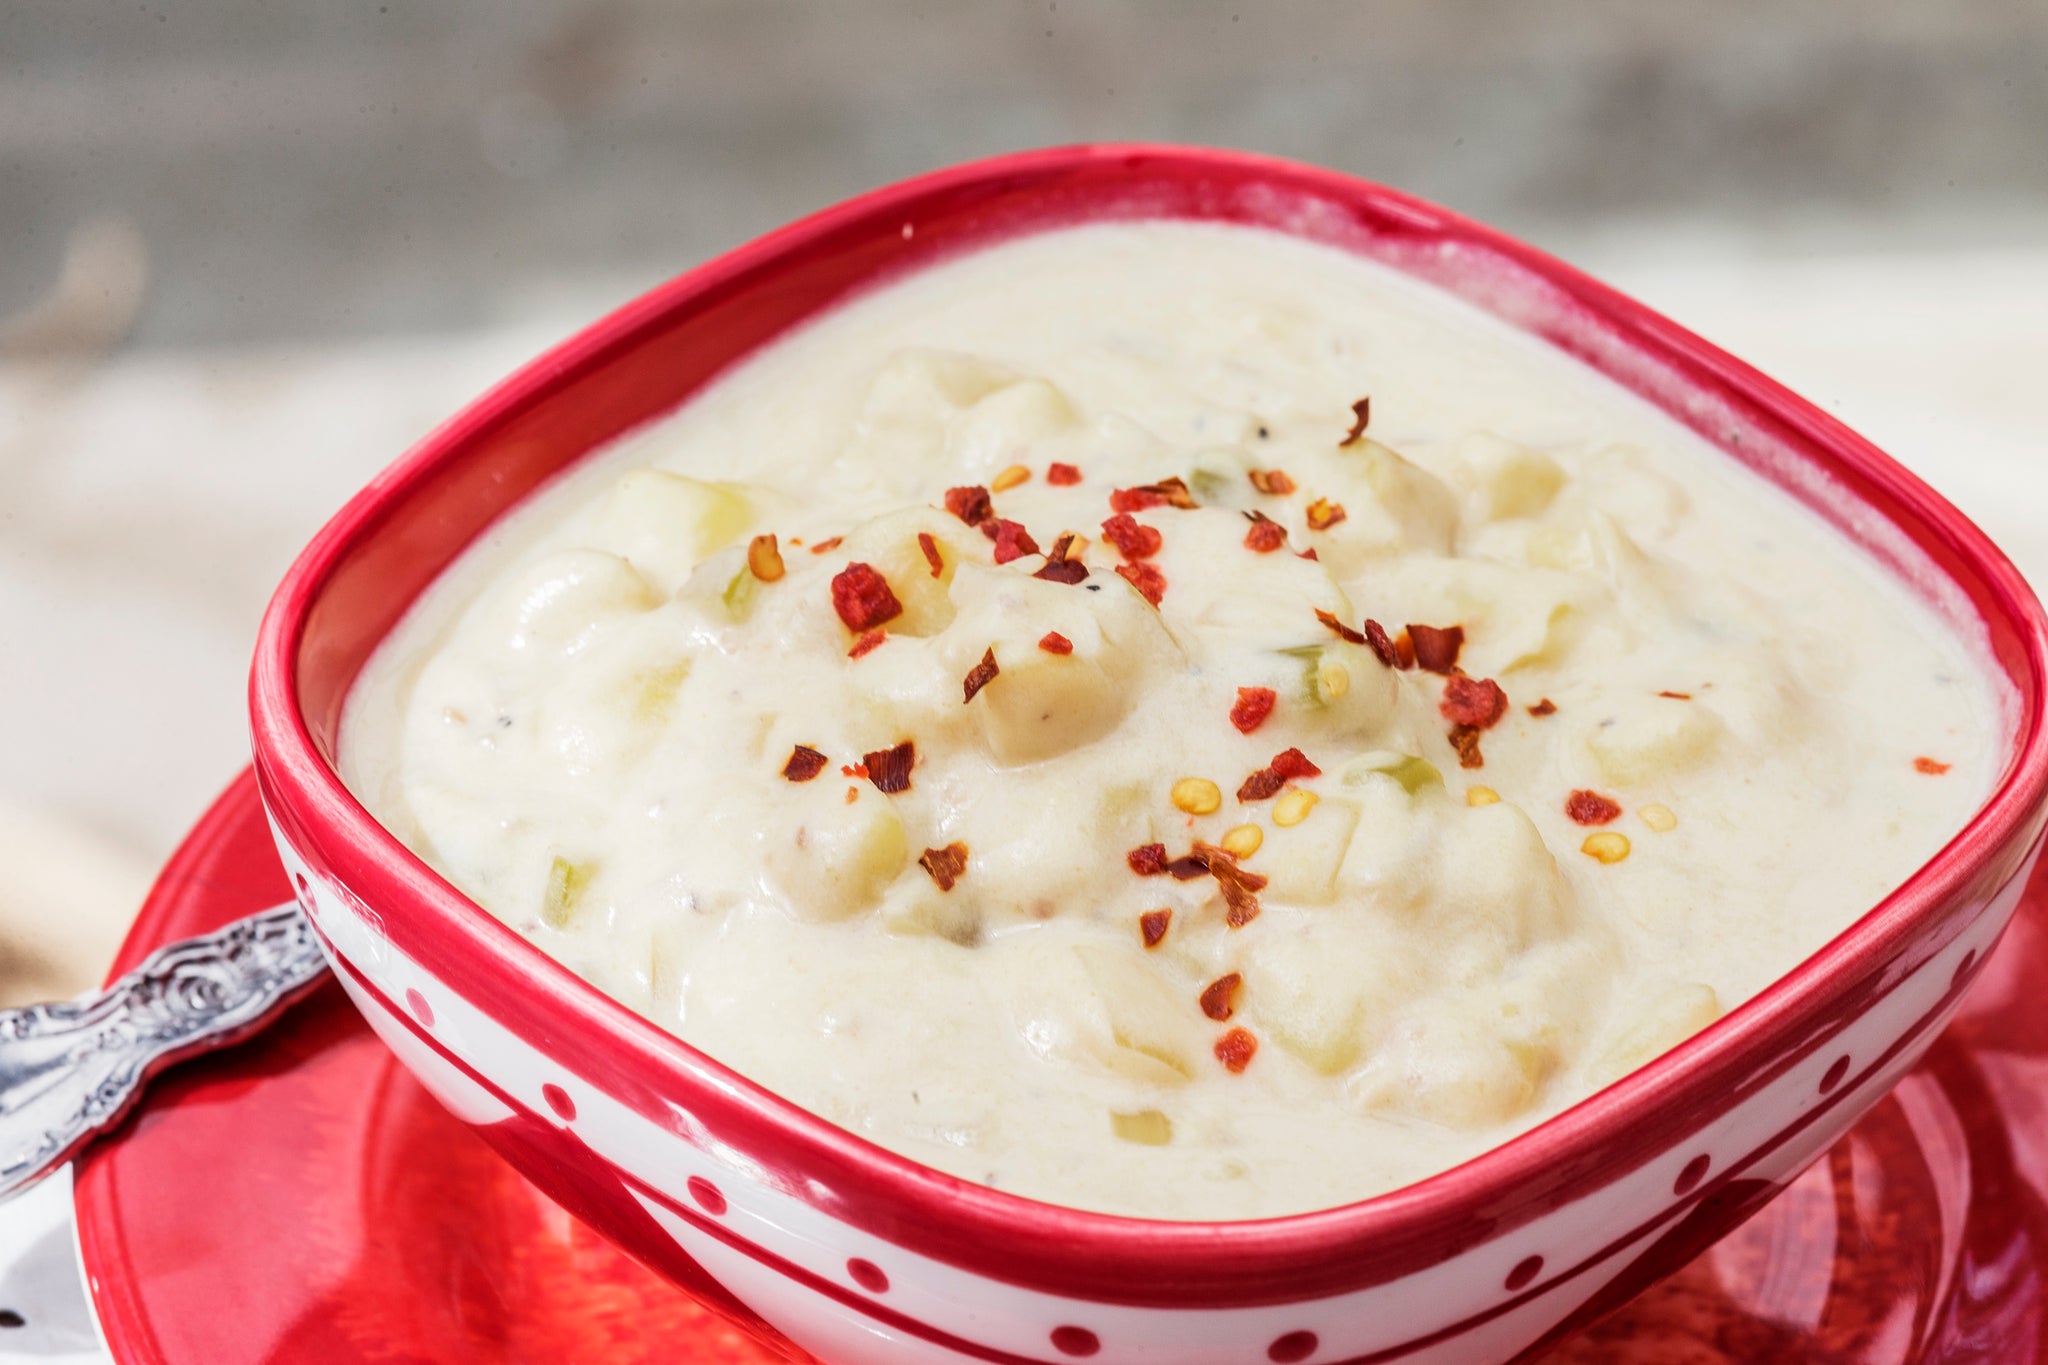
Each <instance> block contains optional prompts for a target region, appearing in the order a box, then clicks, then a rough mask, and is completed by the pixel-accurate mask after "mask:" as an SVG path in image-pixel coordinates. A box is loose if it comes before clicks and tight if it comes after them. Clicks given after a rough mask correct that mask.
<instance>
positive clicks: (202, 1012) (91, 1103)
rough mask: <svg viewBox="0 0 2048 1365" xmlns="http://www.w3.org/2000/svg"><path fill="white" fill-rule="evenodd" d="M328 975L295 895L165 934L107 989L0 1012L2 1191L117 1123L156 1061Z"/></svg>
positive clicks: (198, 1048)
mask: <svg viewBox="0 0 2048 1365" xmlns="http://www.w3.org/2000/svg"><path fill="white" fill-rule="evenodd" d="M326 973H327V962H326V960H325V959H324V958H323V957H322V956H321V955H320V944H319V941H318V939H317V938H316V937H315V936H314V933H313V926H312V925H310V924H308V923H307V922H306V917H305V916H304V915H303V914H301V913H300V912H299V907H298V906H297V905H296V904H292V903H290V902H287V903H286V904H284V905H279V906H275V907H273V908H271V909H269V910H265V911H262V912H261V913H259V914H255V915H251V916H249V917H248V918H247V919H239V920H236V921H235V922H233V923H232V924H228V925H226V926H224V927H222V928H220V929H217V930H215V931H214V932H212V933H210V934H203V935H201V936H199V937H197V938H188V939H184V940H182V941H180V942H177V943H168V944H165V945H164V946H163V947H161V948H159V949H157V950H156V951H155V952H154V953H151V954H150V955H149V957H148V959H147V960H145V961H144V962H143V964H142V965H141V966H139V967H137V968H136V969H135V970H134V971H132V972H129V973H128V974H127V975H126V976H123V977H121V978H120V979H119V980H118V981H116V982H114V983H113V984H112V985H111V986H108V987H107V988H106V989H105V990H103V991H99V992H96V993H93V994H88V995H81V996H79V997H78V998H77V999H75V1000H63V1001H56V1002H53V1003H50V1004H44V1005H27V1006H24V1007H23V1008H21V1009H14V1010H0V1199H5V1198H6V1197H7V1196H8V1195H10V1194H13V1193H14V1192H15V1191H16V1190H19V1189H21V1188H23V1187H24V1186H27V1185H30V1184H33V1183H34V1182H35V1181H36V1180H38V1179H40V1178H41V1177H42V1176H44V1175H45V1174H47V1173H48V1172H49V1171H50V1170H51V1169H52V1168H54V1167H56V1166H57V1165H59V1164H61V1163H62V1162H63V1161H65V1160H66V1159H68V1158H69V1157H70V1156H71V1155H72V1154H73V1153H75V1152H76V1151H77V1150H78V1149H79V1148H80V1147H82V1146H83V1145H84V1144H85V1143H86V1142H87V1141H89V1140H90V1139H91V1138H93V1137H94V1136H95V1135H96V1134H98V1133H101V1132H104V1131H105V1130H107V1129H108V1128H111V1127H112V1126H113V1125H114V1124H116V1123H118V1122H120V1120H121V1117H122V1116H123V1115H124V1114H126V1113H127V1112H128V1109H129V1108H130V1106H132V1105H133V1104H134V1103H135V1100H136V1098H137V1096H138V1095H139V1094H140V1093H141V1090H142V1087H143V1085H144V1084H145V1083H146V1082H147V1081H148V1080H149V1078H150V1077H151V1076H153V1075H155V1074H156V1073H157V1072H158V1071H161V1070H162V1069H163V1068H164V1067H166V1066H169V1065H171V1064H172V1063H174V1062H178V1061H181V1060H183V1059H184V1058H186V1057H189V1056H192V1055H194V1054H196V1053H200V1052H205V1051H209V1050H211V1049H213V1048H217V1047H224V1046H226V1045H228V1044H230V1043H235V1042H239V1041H241V1040H242V1039H243V1038H246V1037H248V1036H249V1035H250V1034H252V1033H255V1032H256V1031H257V1030H259V1029H261V1028H263V1027H264V1026H265V1025H267V1024H269V1023H270V1021H271V1020H272V1019H274V1018H276V1017H277V1015H278V1014H279V1013H280V1012H281V1011H283V1009H284V1008H285V1007H286V1006H287V1005H290V1004H291V1003H293V1002H294V1001H296V1000H298V999H299V998H300V997H301V996H303V995H305V994H306V992H307V991H309V990H310V989H312V987H313V986H314V985H316V984H317V983H318V982H319V981H320V980H321V978H322V977H324V976H325V975H326Z"/></svg>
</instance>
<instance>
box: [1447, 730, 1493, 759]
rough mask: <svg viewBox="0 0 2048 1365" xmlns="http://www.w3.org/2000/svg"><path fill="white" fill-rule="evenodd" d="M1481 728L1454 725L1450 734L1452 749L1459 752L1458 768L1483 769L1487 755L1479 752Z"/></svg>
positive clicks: (1448, 737) (1448, 736)
mask: <svg viewBox="0 0 2048 1365" xmlns="http://www.w3.org/2000/svg"><path fill="white" fill-rule="evenodd" d="M1479 733H1480V732H1479V727H1478V726H1476V725H1453V726H1452V727H1451V732H1450V734H1448V735H1446V736H1445V738H1446V739H1448V740H1450V742H1451V747H1452V748H1453V749H1456V750H1457V751H1458V766H1459V767H1461V768H1483V767H1485V766H1486V755H1485V754H1482V753H1480V752H1479Z"/></svg>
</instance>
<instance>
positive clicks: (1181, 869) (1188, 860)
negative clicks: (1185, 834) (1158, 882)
mask: <svg viewBox="0 0 2048 1365" xmlns="http://www.w3.org/2000/svg"><path fill="white" fill-rule="evenodd" d="M1166 875H1167V876H1169V877H1171V878H1173V879H1174V880H1175V881H1177V882H1191V881H1193V880H1194V879H1195V878H1197V877H1206V876H1208V875H1209V855H1208V854H1206V853H1204V852H1202V851H1201V850H1200V849H1196V850H1195V851H1194V852H1192V853H1184V854H1182V855H1181V856H1180V857H1178V858H1175V859H1174V860H1173V861H1172V862H1170V863H1168V864H1167V865H1166Z"/></svg>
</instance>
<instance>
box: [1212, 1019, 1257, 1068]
mask: <svg viewBox="0 0 2048 1365" xmlns="http://www.w3.org/2000/svg"><path fill="white" fill-rule="evenodd" d="M1258 1052H1259V1040H1258V1039H1257V1038H1254V1037H1253V1036H1252V1035H1251V1033H1250V1031H1249V1030H1246V1029H1241V1028H1234V1029H1232V1030H1230V1032H1228V1033H1226V1034H1224V1035H1223V1036H1222V1037H1221V1038H1218V1039H1217V1040H1216V1060H1217V1061H1219V1062H1221V1063H1223V1069H1224V1070H1225V1071H1228V1072H1229V1073H1230V1074H1231V1075H1233V1076H1237V1075H1241V1074H1243V1072H1244V1069H1245V1068H1246V1067H1248V1066H1250V1065H1251V1064H1252V1058H1253V1057H1256V1056H1257V1055H1258Z"/></svg>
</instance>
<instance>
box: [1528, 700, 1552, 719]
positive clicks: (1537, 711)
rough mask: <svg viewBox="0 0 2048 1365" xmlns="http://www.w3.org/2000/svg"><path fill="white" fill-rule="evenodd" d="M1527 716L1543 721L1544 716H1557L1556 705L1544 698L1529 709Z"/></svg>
mask: <svg viewBox="0 0 2048 1365" xmlns="http://www.w3.org/2000/svg"><path fill="white" fill-rule="evenodd" d="M1529 714H1530V715H1532V716H1534V717H1536V719H1538V720H1541V719H1543V718H1544V717H1545V716H1554V715H1556V714H1557V703H1556V702H1554V701H1552V700H1551V699H1550V698H1548V697H1545V698H1544V699H1543V700H1542V701H1539V702H1537V703H1536V704H1535V705H1534V706H1532V707H1530V708H1529Z"/></svg>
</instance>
